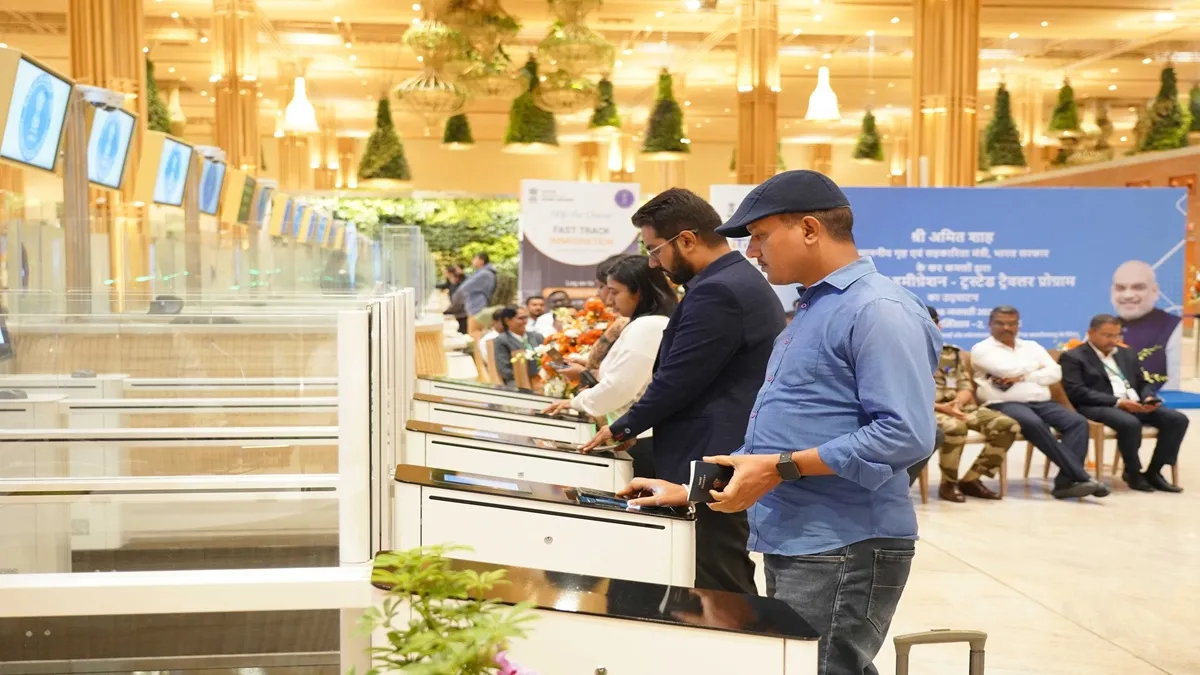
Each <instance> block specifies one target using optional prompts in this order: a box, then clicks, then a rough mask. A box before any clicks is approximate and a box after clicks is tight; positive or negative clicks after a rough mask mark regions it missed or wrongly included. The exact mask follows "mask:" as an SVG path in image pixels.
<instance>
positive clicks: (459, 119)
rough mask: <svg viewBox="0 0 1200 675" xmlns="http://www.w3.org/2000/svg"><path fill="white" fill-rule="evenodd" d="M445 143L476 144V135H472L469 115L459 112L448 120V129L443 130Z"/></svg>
mask: <svg viewBox="0 0 1200 675" xmlns="http://www.w3.org/2000/svg"><path fill="white" fill-rule="evenodd" d="M442 144H443V145H474V144H475V137H474V136H472V135H471V123H470V122H469V121H468V120H467V116H466V115H464V114H462V113H459V114H457V115H455V116H453V117H451V118H450V119H448V120H446V129H445V131H443V132H442Z"/></svg>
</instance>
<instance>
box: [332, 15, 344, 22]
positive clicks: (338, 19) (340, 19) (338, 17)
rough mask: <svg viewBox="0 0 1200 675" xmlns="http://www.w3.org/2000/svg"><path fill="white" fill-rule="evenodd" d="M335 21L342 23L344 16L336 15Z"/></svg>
mask: <svg viewBox="0 0 1200 675" xmlns="http://www.w3.org/2000/svg"><path fill="white" fill-rule="evenodd" d="M333 22H334V23H341V22H342V17H340V16H335V17H333Z"/></svg>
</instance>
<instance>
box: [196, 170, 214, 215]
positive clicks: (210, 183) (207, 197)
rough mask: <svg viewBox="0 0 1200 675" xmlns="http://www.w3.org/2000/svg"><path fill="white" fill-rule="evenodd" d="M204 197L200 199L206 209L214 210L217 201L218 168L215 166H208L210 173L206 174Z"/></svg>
mask: <svg viewBox="0 0 1200 675" xmlns="http://www.w3.org/2000/svg"><path fill="white" fill-rule="evenodd" d="M203 192H204V196H203V197H201V198H200V203H202V204H204V205H205V207H206V208H213V207H215V206H216V201H217V167H216V165H215V164H209V165H208V171H207V172H206V173H205V174H204V188H203Z"/></svg>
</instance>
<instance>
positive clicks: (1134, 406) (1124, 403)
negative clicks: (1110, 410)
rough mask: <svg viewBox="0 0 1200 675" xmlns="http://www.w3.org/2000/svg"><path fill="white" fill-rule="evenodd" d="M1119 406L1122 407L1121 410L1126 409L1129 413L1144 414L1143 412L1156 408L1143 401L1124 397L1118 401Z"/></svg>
mask: <svg viewBox="0 0 1200 675" xmlns="http://www.w3.org/2000/svg"><path fill="white" fill-rule="evenodd" d="M1117 407H1118V408H1120V409H1121V410H1124V411H1125V412H1127V413H1132V414H1134V415H1142V414H1145V413H1148V412H1150V411H1151V410H1154V408H1151V407H1149V406H1145V405H1142V404H1141V403H1138V402H1137V401H1131V400H1129V399H1127V398H1123V399H1121V400H1119V401H1117Z"/></svg>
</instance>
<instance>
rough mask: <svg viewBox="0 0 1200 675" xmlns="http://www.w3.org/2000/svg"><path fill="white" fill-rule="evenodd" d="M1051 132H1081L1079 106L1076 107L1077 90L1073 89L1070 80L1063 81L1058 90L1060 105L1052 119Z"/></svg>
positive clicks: (1058, 104) (1057, 104)
mask: <svg viewBox="0 0 1200 675" xmlns="http://www.w3.org/2000/svg"><path fill="white" fill-rule="evenodd" d="M1050 131H1055V132H1058V133H1062V132H1072V131H1079V106H1077V105H1075V90H1074V89H1072V88H1071V81H1070V80H1063V83H1062V87H1060V88H1059V90H1058V103H1056V104H1055V105H1054V113H1053V114H1052V115H1051V117H1050Z"/></svg>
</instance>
